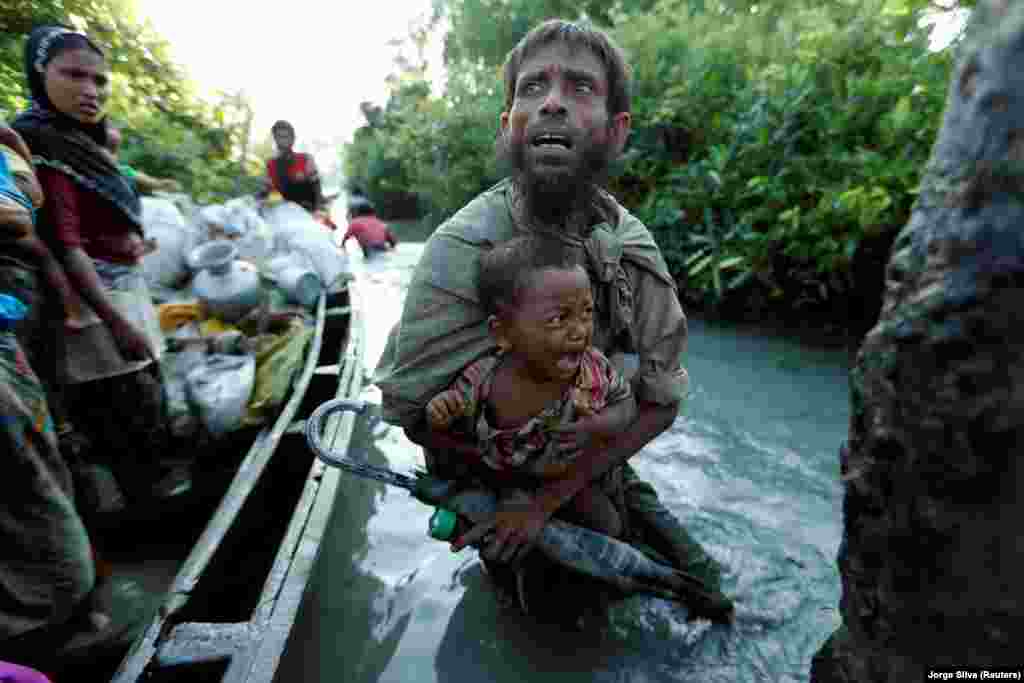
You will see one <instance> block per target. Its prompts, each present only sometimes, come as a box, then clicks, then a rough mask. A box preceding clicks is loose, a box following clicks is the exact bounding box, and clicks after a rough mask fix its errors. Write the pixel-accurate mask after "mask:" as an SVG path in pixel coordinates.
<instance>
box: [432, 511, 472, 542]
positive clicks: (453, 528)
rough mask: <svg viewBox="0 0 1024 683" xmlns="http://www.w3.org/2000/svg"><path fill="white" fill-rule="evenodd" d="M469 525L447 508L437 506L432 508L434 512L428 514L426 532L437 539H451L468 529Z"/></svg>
mask: <svg viewBox="0 0 1024 683" xmlns="http://www.w3.org/2000/svg"><path fill="white" fill-rule="evenodd" d="M469 527H470V525H469V524H468V523H467V522H466V520H464V519H462V518H461V517H459V516H458V515H457V514H455V513H454V512H452V511H451V510H449V509H447V508H442V507H439V508H434V514H432V515H431V516H430V529H429V530H428V533H429V535H430V537H431V538H433V539H436V540H438V541H451V540H454V539H456V538H458V537H459V536H461V535H462V534H464V533H465V532H466V531H468V530H469Z"/></svg>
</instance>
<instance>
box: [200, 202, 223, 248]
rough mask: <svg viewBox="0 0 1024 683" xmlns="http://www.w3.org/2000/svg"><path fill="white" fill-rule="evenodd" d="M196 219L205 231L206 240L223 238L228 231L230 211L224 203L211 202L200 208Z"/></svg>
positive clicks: (204, 237)
mask: <svg viewBox="0 0 1024 683" xmlns="http://www.w3.org/2000/svg"><path fill="white" fill-rule="evenodd" d="M195 221H196V224H197V225H198V226H199V228H200V230H201V231H202V232H203V233H204V234H203V239H204V240H213V239H221V238H223V237H225V236H226V235H227V233H228V212H227V209H225V208H224V205H223V204H211V205H210V206H204V207H203V208H201V209H199V211H197V212H196V215H195Z"/></svg>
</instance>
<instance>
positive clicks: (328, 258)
mask: <svg viewBox="0 0 1024 683" xmlns="http://www.w3.org/2000/svg"><path fill="white" fill-rule="evenodd" d="M263 217H264V219H265V220H266V222H267V223H268V224H269V225H270V226H271V228H272V229H273V231H274V248H273V251H274V255H275V256H277V255H279V254H281V253H288V252H300V253H302V254H303V255H304V256H306V257H307V259H308V261H309V265H311V266H312V267H313V270H315V271H316V273H317V275H319V276H320V281H321V282H323V284H324V286H325V287H326V289H327V290H328V291H331V290H332V289H334V288H336V287H337V286H338V285H339V284H341V283H344V282H346V281H348V280H349V279H351V277H352V274H351V269H350V267H349V262H348V254H346V253H345V251H344V250H342V249H339V248H338V247H337V245H335V244H334V239H333V235H332V233H331V231H330V230H328V229H327V228H325V227H324V226H323V225H322V224H321V223H319V222H317V220H316V219H314V218H313V216H312V215H310V214H309V212H307V211H306V210H305V209H303V208H302V207H301V206H299V205H298V204H294V203H292V202H281V203H279V204H276V205H274V206H271V207H267V208H266V209H265V210H264V213H263Z"/></svg>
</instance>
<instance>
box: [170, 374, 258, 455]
mask: <svg viewBox="0 0 1024 683" xmlns="http://www.w3.org/2000/svg"><path fill="white" fill-rule="evenodd" d="M255 382H256V359H255V358H253V357H252V356H233V355H230V356H229V355H224V354H210V355H208V356H205V357H204V358H203V362H202V363H199V364H198V365H196V366H195V367H193V368H192V369H191V370H189V372H188V375H187V376H186V387H187V389H188V397H189V400H190V401H191V402H192V404H193V405H195V407H196V409H197V411H198V412H199V417H200V419H201V420H202V422H203V425H205V426H206V429H207V431H209V432H210V434H212V435H214V436H219V435H222V434H227V433H228V432H232V431H234V430H236V429H238V428H239V427H241V426H242V418H243V417H244V416H245V412H246V410H245V409H246V405H247V404H248V402H249V397H250V396H251V395H252V389H253V386H254V384H255Z"/></svg>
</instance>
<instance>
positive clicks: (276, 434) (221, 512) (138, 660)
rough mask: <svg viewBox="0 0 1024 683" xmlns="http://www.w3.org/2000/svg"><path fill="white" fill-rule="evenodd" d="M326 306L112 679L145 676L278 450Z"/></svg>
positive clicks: (311, 362) (315, 354)
mask: <svg viewBox="0 0 1024 683" xmlns="http://www.w3.org/2000/svg"><path fill="white" fill-rule="evenodd" d="M325 311H326V300H325V296H324V295H323V294H321V295H320V297H319V300H318V301H317V313H316V320H317V322H316V331H315V333H314V335H313V339H312V340H311V342H310V344H311V346H310V348H309V349H308V351H307V361H306V364H305V366H304V367H303V370H302V373H301V375H300V376H299V377H298V378H297V379H296V381H295V384H294V386H293V389H292V395H291V397H290V398H289V400H288V401H287V402H286V403H285V406H284V408H283V409H282V410H281V413H280V414H279V415H278V418H277V419H276V420H275V422H274V424H273V425H272V426H268V427H265V428H264V429H262V430H261V431H260V433H259V435H258V436H257V437H256V439H255V441H254V443H253V445H252V447H251V448H250V449H249V452H248V453H247V454H246V456H245V459H244V460H243V461H242V464H241V465H240V466H239V469H238V472H237V473H236V474H235V477H234V479H233V480H232V482H231V485H230V486H229V487H228V489H227V491H226V492H225V494H224V496H223V498H222V499H221V502H220V505H219V506H218V507H217V510H216V512H214V514H213V516H212V517H211V519H210V521H209V523H208V524H207V526H206V528H205V529H204V530H203V533H202V535H201V536H200V538H199V540H198V541H197V542H196V544H195V546H194V547H193V550H192V552H191V553H190V554H189V556H188V558H187V559H186V560H185V563H184V565H183V566H182V568H181V570H180V571H179V572H178V575H177V577H176V578H175V581H174V583H173V584H172V586H171V588H170V590H169V591H168V595H167V597H166V598H165V600H164V603H163V605H161V607H160V609H159V610H158V612H157V615H156V617H155V618H154V620H153V622H152V623H151V624H150V625H149V626H148V627H147V628H146V630H145V631H144V632H143V635H142V637H140V638H139V639H137V640H136V641H135V642H134V643H133V644H132V646H131V648H130V650H129V652H128V654H127V655H126V657H125V658H124V659H123V660H122V662H121V665H120V667H119V668H118V670H117V672H116V673H115V674H114V677H113V679H111V683H135V682H136V681H137V680H139V679H140V678H141V677H142V675H143V673H144V671H145V669H146V667H147V666H148V665H149V662H150V661H151V660H152V659H153V657H154V656H155V654H156V649H157V647H156V643H157V641H158V640H159V639H160V638H161V636H165V635H166V633H165V631H167V630H168V628H167V626H168V619H169V618H170V617H171V616H172V615H174V614H175V613H176V612H179V611H180V610H181V609H182V608H183V607H184V606H185V605H186V604H187V603H188V599H189V597H190V594H191V592H192V590H193V589H194V588H195V585H196V583H197V582H198V580H199V578H200V577H201V576H202V572H203V570H204V569H205V568H206V566H207V565H208V564H209V562H210V560H211V558H212V557H213V555H214V553H215V552H216V550H217V547H218V546H219V543H220V541H221V540H222V539H223V538H224V536H225V534H226V533H227V531H228V529H229V528H230V527H231V524H232V522H233V521H234V519H235V517H236V516H237V515H238V512H239V510H241V508H242V505H243V504H244V503H245V500H246V498H247V497H248V495H249V493H251V492H252V490H253V488H254V487H255V485H256V483H257V482H258V480H259V477H260V474H262V472H263V470H264V469H265V467H266V465H267V462H268V461H269V460H270V458H271V456H273V454H274V452H275V450H276V447H277V444H278V443H279V442H280V440H281V437H282V436H283V435H284V433H285V431H286V429H287V427H288V426H289V425H290V424H291V423H292V421H293V418H294V416H295V413H296V412H297V410H298V408H299V406H300V405H301V403H302V400H303V398H304V396H305V393H306V389H307V388H308V386H309V383H310V381H311V379H312V377H313V373H314V371H315V370H316V367H317V362H318V360H319V356H320V345H321V343H322V340H323V329H324V323H325V318H326V316H325Z"/></svg>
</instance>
